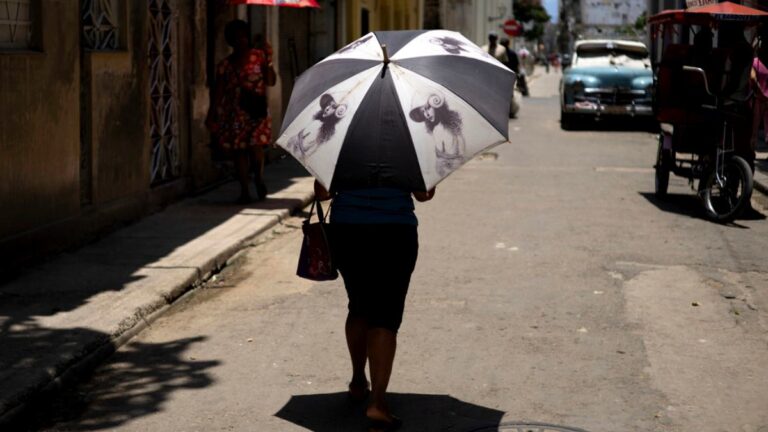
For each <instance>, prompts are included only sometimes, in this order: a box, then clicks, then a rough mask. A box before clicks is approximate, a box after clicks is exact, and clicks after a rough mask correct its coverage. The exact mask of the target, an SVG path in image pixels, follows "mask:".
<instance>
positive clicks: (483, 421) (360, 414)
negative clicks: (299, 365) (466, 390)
mask: <svg viewBox="0 0 768 432" xmlns="http://www.w3.org/2000/svg"><path fill="white" fill-rule="evenodd" d="M387 401H388V402H389V405H390V407H391V409H392V411H393V412H395V413H396V414H397V415H398V417H400V418H401V419H402V420H403V427H402V428H401V429H399V430H400V431H404V432H405V431H420V432H426V431H446V430H456V431H466V430H472V429H483V428H489V429H488V430H495V429H491V428H493V427H498V426H499V425H500V424H501V419H502V417H503V416H504V412H503V411H499V410H496V409H493V408H487V407H483V406H480V405H475V404H472V403H468V402H463V401H461V400H459V399H456V398H454V397H452V396H450V395H431V394H412V393H388V394H387ZM275 417H278V418H281V419H283V420H286V421H289V422H291V423H294V424H296V425H298V426H301V427H303V428H306V429H307V430H310V431H313V432H338V431H359V430H366V426H367V424H368V423H367V419H366V417H365V404H353V403H351V402H350V401H349V398H348V396H347V394H346V393H344V392H340V393H325V394H307V395H294V396H291V399H290V400H289V401H288V402H287V403H286V404H285V406H283V407H282V408H281V409H280V411H278V412H277V413H275Z"/></svg>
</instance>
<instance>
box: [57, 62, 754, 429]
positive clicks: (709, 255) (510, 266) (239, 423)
mask: <svg viewBox="0 0 768 432" xmlns="http://www.w3.org/2000/svg"><path fill="white" fill-rule="evenodd" d="M556 84H557V76H556V75H554V74H552V75H544V76H542V77H540V78H539V79H538V80H536V81H535V82H534V83H532V85H531V87H532V89H531V91H532V95H533V97H531V98H528V99H525V100H524V101H523V105H522V108H521V111H520V114H519V118H518V119H517V120H514V121H512V122H511V124H510V134H511V138H510V140H511V143H510V144H504V145H502V146H499V147H496V148H494V149H492V150H491V151H490V152H489V153H487V154H486V155H485V156H483V157H481V158H478V159H477V160H475V161H473V162H471V163H470V164H468V165H467V166H466V167H464V168H462V169H461V170H460V171H459V172H457V173H456V174H454V175H453V176H451V177H450V178H449V179H448V180H447V181H445V182H444V183H443V184H441V185H440V186H439V188H438V191H437V196H436V198H435V199H434V200H433V201H431V202H429V203H425V204H419V205H418V207H417V214H418V217H419V219H420V245H421V246H420V255H419V261H418V264H417V269H416V272H415V273H414V276H413V279H412V283H411V291H410V294H409V298H408V302H407V306H406V313H405V320H404V324H403V327H402V329H401V332H400V338H399V352H398V355H397V359H396V363H395V371H394V374H393V378H392V382H391V386H390V389H391V391H392V392H393V395H392V405H393V409H394V410H395V412H396V413H397V414H398V415H400V416H401V417H402V418H403V419H404V421H405V427H404V428H403V429H402V430H404V431H446V430H450V431H471V430H481V429H479V428H482V427H484V426H489V427H491V426H493V428H490V429H482V430H496V429H497V428H499V429H500V430H515V429H505V427H510V425H511V424H513V423H523V422H543V423H548V424H553V425H559V426H561V427H572V428H581V429H583V430H587V431H590V432H597V431H603V432H612V431H622V432H623V431H728V432H737V431H738V432H757V431H760V432H765V431H768V385H766V383H768V368H766V365H768V332H767V331H766V330H767V329H768V321H767V318H768V315H767V314H766V311H768V294H766V292H765V291H766V289H768V272H766V268H767V267H766V266H768V253H767V252H766V251H768V223H766V221H765V220H763V219H761V218H753V219H751V220H739V221H737V223H736V224H734V225H729V226H723V225H716V224H713V223H710V222H708V221H706V220H704V219H703V217H702V210H701V206H700V204H699V203H698V201H697V199H696V198H695V195H694V193H693V192H692V191H691V190H690V188H689V187H688V186H687V184H686V182H685V181H683V180H681V179H673V180H672V184H671V186H670V192H671V197H670V199H669V200H667V201H665V202H658V201H656V200H655V199H654V198H653V194H652V192H653V172H652V169H651V166H652V165H653V162H654V157H655V151H656V147H655V140H654V137H653V135H652V134H651V133H649V132H645V131H633V130H629V129H626V128H624V127H614V126H615V125H610V124H608V125H605V124H601V125H598V127H596V128H593V129H592V130H582V131H575V132H563V131H561V130H560V128H559V123H558V104H557V98H556V96H555V95H556V92H557V89H556ZM299 224H300V220H299V219H293V220H291V221H289V222H288V223H285V224H283V225H282V226H280V227H277V228H276V229H275V230H274V231H273V232H272V233H270V234H268V235H265V236H264V237H263V238H260V239H259V240H258V241H256V242H255V243H254V245H253V246H252V247H250V248H248V249H247V250H246V251H245V252H244V253H243V254H241V255H240V256H239V257H238V258H237V259H236V260H234V262H233V263H232V265H231V266H229V267H228V268H227V269H226V270H225V271H224V272H223V273H222V274H220V275H218V276H217V279H216V280H215V281H211V282H210V283H209V284H208V285H206V286H205V287H204V288H203V289H201V290H199V291H198V292H197V293H196V294H195V295H194V296H191V297H190V298H189V299H187V300H185V301H183V302H182V303H181V304H180V305H179V306H178V307H177V308H175V310H174V311H173V312H172V313H171V314H169V315H167V316H165V317H163V318H162V319H160V320H159V321H157V322H156V323H154V324H153V325H152V327H151V328H150V329H149V330H148V331H145V332H144V333H142V334H141V335H139V336H138V337H137V338H136V340H135V341H134V342H132V343H131V344H129V345H127V346H126V347H124V348H123V349H121V350H120V351H119V352H118V353H117V354H116V355H115V356H114V358H113V359H112V361H111V362H110V363H109V364H107V365H105V367H103V368H102V369H101V370H99V371H98V372H97V373H96V374H95V375H94V377H93V378H92V379H91V380H90V381H89V382H87V383H84V384H83V385H82V386H80V387H79V388H77V389H74V390H71V391H70V392H68V394H67V397H66V398H65V399H64V400H62V401H61V402H60V404H59V409H58V410H57V411H55V412H54V413H53V416H54V419H53V422H54V423H53V424H55V425H53V426H50V425H49V426H48V427H46V428H44V430H49V431H90V430H113V431H160V430H174V431H229V430H231V431H300V430H313V431H345V430H364V429H363V427H364V424H365V422H364V416H363V410H362V408H361V407H354V406H350V405H349V404H348V403H347V401H346V399H345V397H344V394H343V392H344V390H345V389H346V384H347V381H348V379H349V377H350V371H349V365H348V359H347V353H346V346H345V344H344V335H343V322H344V316H345V311H346V300H345V295H344V290H343V287H342V285H341V282H340V281H335V282H327V283H319V284H312V283H310V282H308V281H303V280H301V279H298V278H296V277H295V276H293V274H294V271H295V264H296V256H297V253H298V247H299V242H300V232H299V230H298V229H297V228H298V226H299ZM542 430H544V429H542ZM546 430H547V431H549V430H550V429H546ZM551 430H555V429H551Z"/></svg>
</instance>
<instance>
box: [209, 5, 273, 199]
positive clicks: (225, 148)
mask: <svg viewBox="0 0 768 432" xmlns="http://www.w3.org/2000/svg"><path fill="white" fill-rule="evenodd" d="M249 34H250V28H249V26H248V23H246V22H245V21H242V20H234V21H231V22H230V23H228V24H227V26H226V27H225V29H224V37H225V39H226V41H227V44H229V46H231V47H232V49H233V52H232V54H230V55H229V56H228V57H227V58H225V59H224V60H222V61H221V62H220V63H219V64H218V65H217V67H216V82H215V86H214V89H213V94H212V97H211V106H210V108H209V110H208V116H207V117H206V122H205V123H206V126H208V128H209V129H210V131H211V133H212V135H213V139H214V143H215V145H216V146H218V148H219V150H220V151H221V152H223V153H224V154H225V155H227V156H229V157H231V158H232V160H233V162H234V164H235V171H236V175H237V180H238V181H239V182H240V197H239V198H238V200H237V202H238V203H240V204H247V203H249V202H251V200H252V198H251V194H250V191H249V189H250V188H249V183H250V182H249V171H253V174H254V180H253V181H254V184H255V186H256V192H257V194H258V195H257V199H258V200H264V199H265V198H266V197H267V187H266V185H265V184H264V179H263V173H264V156H265V149H266V148H267V147H268V146H269V145H270V142H271V140H272V119H271V117H270V115H269V110H268V108H267V105H268V104H267V87H268V86H273V85H275V81H276V79H277V76H276V74H275V70H274V68H273V67H272V48H271V47H270V46H269V44H268V43H266V42H265V43H264V44H263V46H262V47H259V48H254V47H252V46H251V40H250V36H249Z"/></svg>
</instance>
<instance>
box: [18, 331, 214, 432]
mask: <svg viewBox="0 0 768 432" xmlns="http://www.w3.org/2000/svg"><path fill="white" fill-rule="evenodd" d="M204 341H205V338H203V337H194V338H185V339H178V340H174V341H170V342H164V343H143V342H133V343H131V344H129V345H127V346H125V347H124V348H122V349H121V350H120V351H118V352H116V353H115V354H114V355H113V357H112V358H111V359H110V361H109V363H108V364H107V365H105V366H104V367H102V368H100V369H99V370H98V371H97V373H95V374H94V379H93V380H89V381H86V382H84V383H82V384H79V385H73V386H71V387H67V388H65V389H64V390H62V391H61V392H60V393H57V394H56V395H55V396H53V397H51V398H50V399H48V400H45V401H40V403H39V404H38V406H37V407H35V409H33V410H28V411H29V412H28V413H26V415H24V416H22V417H20V418H18V419H16V421H15V423H16V425H15V427H14V428H13V429H12V430H20V431H40V430H43V431H48V430H66V431H95V430H111V429H113V428H116V427H118V426H120V425H123V424H125V423H128V422H130V421H132V420H135V419H137V418H139V417H143V416H146V415H150V414H152V413H156V412H159V411H162V410H163V405H164V404H165V403H166V402H167V401H168V400H169V399H170V398H171V397H172V394H173V393H174V392H175V391H178V390H182V389H200V388H204V387H207V386H210V385H212V384H213V381H214V380H213V378H212V377H211V376H210V374H209V370H210V369H211V368H213V367H215V366H217V365H219V364H220V362H219V361H218V360H206V359H202V358H200V359H196V358H195V357H194V356H193V355H192V353H194V352H195V347H194V346H195V345H198V344H201V343H202V342H204ZM104 383H107V384H108V385H104ZM43 402H44V403H43ZM49 428H53V429H49Z"/></svg>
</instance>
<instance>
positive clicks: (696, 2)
mask: <svg viewBox="0 0 768 432" xmlns="http://www.w3.org/2000/svg"><path fill="white" fill-rule="evenodd" d="M715 3H717V0H685V6H686V7H688V8H695V7H700V6H709V5H711V4H715Z"/></svg>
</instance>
